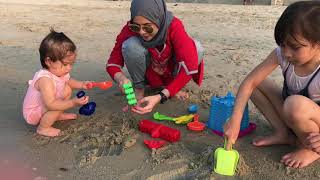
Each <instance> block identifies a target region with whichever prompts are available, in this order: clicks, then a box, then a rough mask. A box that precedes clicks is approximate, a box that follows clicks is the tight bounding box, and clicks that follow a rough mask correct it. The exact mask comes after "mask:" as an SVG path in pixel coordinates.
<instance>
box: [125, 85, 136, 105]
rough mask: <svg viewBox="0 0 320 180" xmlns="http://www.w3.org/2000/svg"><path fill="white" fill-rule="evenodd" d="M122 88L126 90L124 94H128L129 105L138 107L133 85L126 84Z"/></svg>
mask: <svg viewBox="0 0 320 180" xmlns="http://www.w3.org/2000/svg"><path fill="white" fill-rule="evenodd" d="M122 87H123V89H124V93H125V94H126V98H127V100H128V104H129V105H132V106H134V105H136V104H137V99H136V95H135V94H134V90H133V87H132V83H131V82H129V83H127V84H124V85H123V86H122Z"/></svg>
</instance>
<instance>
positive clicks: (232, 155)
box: [213, 139, 239, 176]
mask: <svg viewBox="0 0 320 180" xmlns="http://www.w3.org/2000/svg"><path fill="white" fill-rule="evenodd" d="M226 144H227V139H225V140H224V147H223V148H221V147H220V148H217V149H216V151H215V152H214V162H215V165H214V167H213V169H214V172H216V173H218V174H221V175H225V176H233V175H234V174H235V172H236V168H237V165H238V161H239V153H238V151H236V150H234V149H232V147H231V149H230V150H229V151H228V150H226Z"/></svg>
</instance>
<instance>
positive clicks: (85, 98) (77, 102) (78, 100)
mask: <svg viewBox="0 0 320 180" xmlns="http://www.w3.org/2000/svg"><path fill="white" fill-rule="evenodd" d="M72 101H73V103H74V105H75V106H79V105H84V104H87V103H88V102H89V96H83V97H81V98H78V97H75V98H73V99H72Z"/></svg>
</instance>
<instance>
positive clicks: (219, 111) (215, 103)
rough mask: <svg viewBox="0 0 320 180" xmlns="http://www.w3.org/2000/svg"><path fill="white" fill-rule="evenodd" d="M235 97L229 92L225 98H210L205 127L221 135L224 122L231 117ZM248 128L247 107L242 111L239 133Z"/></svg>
mask: <svg viewBox="0 0 320 180" xmlns="http://www.w3.org/2000/svg"><path fill="white" fill-rule="evenodd" d="M234 101H235V97H234V96H233V95H232V93H231V92H228V93H227V95H226V96H225V97H217V96H213V97H212V98H211V107H210V114H209V119H208V121H207V126H208V127H209V128H210V129H212V130H214V131H216V132H218V133H219V134H221V133H223V126H224V124H225V123H226V121H227V120H228V119H229V118H230V117H231V115H232V111H233V106H234ZM248 127H249V110H248V105H247V106H246V108H245V110H244V114H243V117H242V120H241V124H240V131H243V130H245V129H247V128H248Z"/></svg>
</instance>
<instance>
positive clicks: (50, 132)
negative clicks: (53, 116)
mask: <svg viewBox="0 0 320 180" xmlns="http://www.w3.org/2000/svg"><path fill="white" fill-rule="evenodd" d="M60 132H61V131H60V129H57V128H53V127H48V128H41V127H38V129H37V133H38V134H40V135H43V136H49V137H55V136H59V135H60Z"/></svg>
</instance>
